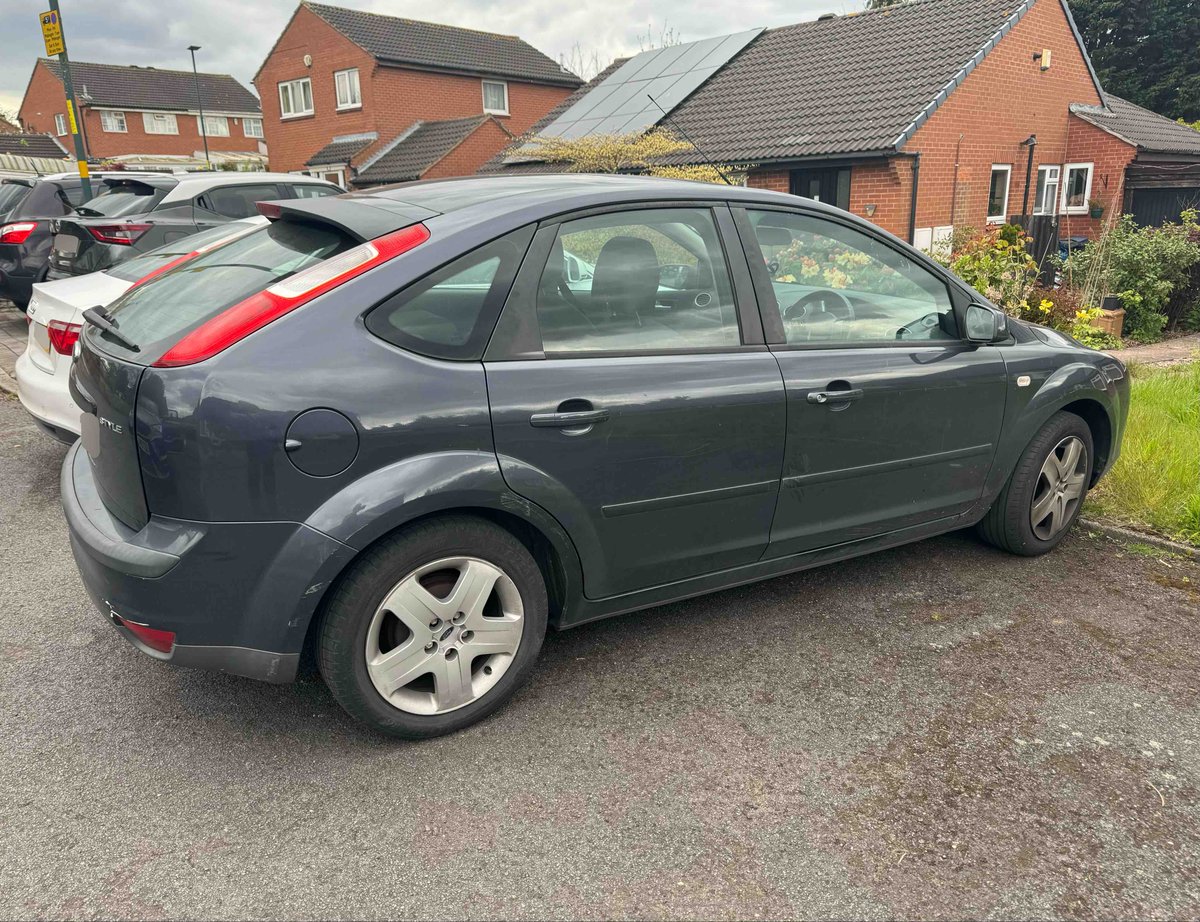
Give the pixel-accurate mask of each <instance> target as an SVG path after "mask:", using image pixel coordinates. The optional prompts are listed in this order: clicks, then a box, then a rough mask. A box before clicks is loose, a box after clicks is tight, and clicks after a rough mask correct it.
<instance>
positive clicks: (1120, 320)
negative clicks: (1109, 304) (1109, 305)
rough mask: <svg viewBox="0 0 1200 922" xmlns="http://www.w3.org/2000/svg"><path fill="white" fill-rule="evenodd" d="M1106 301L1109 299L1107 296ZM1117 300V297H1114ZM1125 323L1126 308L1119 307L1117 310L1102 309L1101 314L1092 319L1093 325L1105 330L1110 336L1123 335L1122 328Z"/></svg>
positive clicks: (1118, 336)
mask: <svg viewBox="0 0 1200 922" xmlns="http://www.w3.org/2000/svg"><path fill="white" fill-rule="evenodd" d="M1104 300H1105V301H1107V300H1108V299H1107V298H1105V299H1104ZM1113 300H1114V301H1115V300H1116V299H1115V298H1114V299H1113ZM1124 325H1125V308H1123V307H1119V308H1117V309H1116V310H1115V311H1110V310H1101V312H1100V316H1099V317H1097V318H1096V319H1095V320H1093V321H1092V326H1094V327H1095V328H1096V329H1097V330H1103V331H1104V332H1105V333H1108V334H1109V335H1110V336H1116V337H1117V338H1118V339H1119V338H1120V337H1121V328H1122V327H1123V326H1124Z"/></svg>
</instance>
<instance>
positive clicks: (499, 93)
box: [483, 80, 508, 115]
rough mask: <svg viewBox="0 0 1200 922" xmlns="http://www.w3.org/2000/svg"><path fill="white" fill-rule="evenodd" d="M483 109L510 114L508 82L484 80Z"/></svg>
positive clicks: (495, 113)
mask: <svg viewBox="0 0 1200 922" xmlns="http://www.w3.org/2000/svg"><path fill="white" fill-rule="evenodd" d="M483 111H484V112H488V113H490V114H492V115H508V84H507V83H504V82H503V81H501V80H484V81H483Z"/></svg>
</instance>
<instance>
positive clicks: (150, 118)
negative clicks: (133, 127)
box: [142, 112, 179, 134]
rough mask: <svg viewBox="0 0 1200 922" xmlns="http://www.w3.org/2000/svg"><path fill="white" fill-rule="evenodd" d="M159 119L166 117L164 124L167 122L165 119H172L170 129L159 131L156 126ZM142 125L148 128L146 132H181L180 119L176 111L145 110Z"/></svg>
mask: <svg viewBox="0 0 1200 922" xmlns="http://www.w3.org/2000/svg"><path fill="white" fill-rule="evenodd" d="M158 119H164V122H163V124H164V125H165V124H167V122H166V121H165V120H166V119H170V126H171V127H170V130H164V131H159V130H158V129H157V128H155V127H154V126H155V125H156V124H157V120H158ZM142 127H143V128H144V129H146V134H179V120H178V119H177V118H175V113H174V112H143V113H142Z"/></svg>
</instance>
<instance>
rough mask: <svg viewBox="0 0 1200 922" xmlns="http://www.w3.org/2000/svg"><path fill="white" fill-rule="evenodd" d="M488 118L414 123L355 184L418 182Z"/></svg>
mask: <svg viewBox="0 0 1200 922" xmlns="http://www.w3.org/2000/svg"><path fill="white" fill-rule="evenodd" d="M490 118H491V116H490V115H473V116H471V117H469V118H454V119H447V120H445V121H440V122H417V123H416V124H415V125H411V126H409V127H408V128H407V129H405V131H404V132H402V133H401V134H400V135H399V136H398V138H397V139H396V141H394V142H393V143H392V146H391V147H385V148H384V149H383V153H382V154H380V155H379V156H378V158H377V159H376V160H375V161H374V162H373V163H371V164H370V165H369V166H368V167H366V168H365V169H364V170H362V171H361V172H359V174H358V176H356V177H355V179H354V184H355V185H356V186H373V185H378V184H380V183H392V182H409V181H410V180H414V179H420V178H421V176H422V175H424V173H425V171H426V170H428V169H429V168H430V167H431V166H433V165H434V164H435V163H437V162H438V161H439V160H441V159H442V158H443V157H445V156H446V154H448V153H450V151H452V150H454V148H455V147H457V146H458V145H459V144H461V143H462V142H463V141H465V140H466V139H467V137H468V136H469V135H470V134H471V132H473V131H475V129H477V128H478V127H479V126H480V125H482V124H483V123H484V122H486V121H487V120H488V119H490Z"/></svg>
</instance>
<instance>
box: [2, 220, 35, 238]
mask: <svg viewBox="0 0 1200 922" xmlns="http://www.w3.org/2000/svg"><path fill="white" fill-rule="evenodd" d="M36 228H37V221H19V222H17V223H16V224H5V225H4V226H3V227H0V243H24V242H25V241H26V240H27V239H28V238H29V235H30V234H32V233H33V232H34V230H35V229H36Z"/></svg>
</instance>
